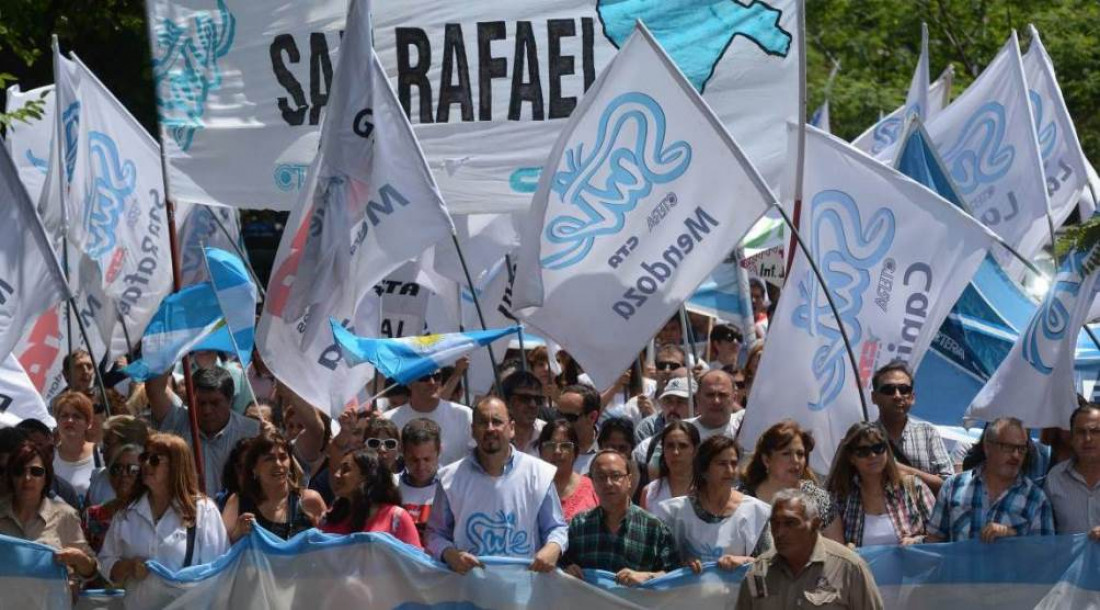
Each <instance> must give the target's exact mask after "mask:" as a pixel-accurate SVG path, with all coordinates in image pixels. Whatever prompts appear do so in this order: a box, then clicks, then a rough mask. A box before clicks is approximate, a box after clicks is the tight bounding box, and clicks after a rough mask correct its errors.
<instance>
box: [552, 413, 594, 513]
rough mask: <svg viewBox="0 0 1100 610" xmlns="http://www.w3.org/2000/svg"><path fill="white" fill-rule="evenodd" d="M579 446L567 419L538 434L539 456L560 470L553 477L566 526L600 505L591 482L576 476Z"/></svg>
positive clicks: (583, 476)
mask: <svg viewBox="0 0 1100 610" xmlns="http://www.w3.org/2000/svg"><path fill="white" fill-rule="evenodd" d="M579 445H580V441H579V440H577V431H576V430H574V429H573V424H571V423H569V421H568V420H565V419H558V420H555V421H554V422H553V423H550V424H548V425H546V426H544V427H543V429H542V432H540V433H539V438H538V447H539V456H540V457H541V458H542V459H543V461H545V462H548V463H550V464H553V465H554V466H555V467H556V468H557V469H558V470H557V472H556V473H555V474H554V487H555V488H556V489H557V490H558V498H561V512H562V515H563V516H564V517H565V522H566V523H569V521H570V520H572V519H573V516H574V515H576V514H579V513H583V512H584V511H586V510H589V509H591V508H595V507H596V505H597V504H599V503H600V499H599V498H597V497H596V488H595V487H593V486H592V479H589V478H588V477H587V476H585V475H583V474H578V473H576V472H573V463H574V462H575V461H576V460H577V446H579Z"/></svg>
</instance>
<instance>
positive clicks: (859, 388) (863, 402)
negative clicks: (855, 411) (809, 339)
mask: <svg viewBox="0 0 1100 610" xmlns="http://www.w3.org/2000/svg"><path fill="white" fill-rule="evenodd" d="M772 205H773V206H774V207H775V209H777V210H779V214H780V215H781V216H782V217H783V220H784V221H785V222H786V223H787V226H788V227H790V229H791V234H792V236H793V237H794V239H795V241H796V242H797V243H798V247H799V248H800V249H801V250H802V254H803V255H804V256H805V257H806V260H807V261H808V262H809V263H810V269H812V270H813V273H814V276H815V277H817V281H818V282H820V283H821V291H822V292H824V293H825V300H826V301H827V302H828V303H829V309H830V310H832V312H833V317H835V318H836V325H837V329H839V330H840V338H841V339H842V340H843V341H844V350H845V351H846V352H847V353H848V361H849V362H850V363H851V365H852V377H853V379H854V380H855V384H856V392H857V393H858V394H859V406H860V407H861V408H862V409H863V419H864V421H870V419H871V418H870V416H869V415H868V411H867V397H866V396H865V395H864V393H863V382H862V380H860V378H859V364H858V363H857V362H856V353H855V351H853V350H852V342H851V341H850V340H849V339H848V330H847V329H846V328H844V321H843V320H841V319H840V313H838V311H837V308H836V303H834V302H833V294H832V293H831V292H830V291H829V286H828V285H827V284H826V283H825V278H824V277H823V276H822V275H821V270H820V269H818V267H817V261H815V260H814V258H813V256H811V255H810V249H809V248H807V247H806V243H805V242H804V241H802V234H801V233H799V232H798V229H797V228H795V226H794V223H792V222H791V219H790V217H789V216H787V212H786V211H785V210H783V206H781V205H779V203H777V202H776V203H772ZM788 276H789V274H788ZM811 298H812V296H811Z"/></svg>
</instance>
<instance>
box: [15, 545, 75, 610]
mask: <svg viewBox="0 0 1100 610" xmlns="http://www.w3.org/2000/svg"><path fill="white" fill-rule="evenodd" d="M56 553H57V549H54V548H52V547H50V546H47V545H45V544H39V543H37V542H30V541H28V540H21V539H19V538H11V537H9V536H4V535H0V591H3V592H4V602H3V606H4V607H5V608H70V607H72V598H71V597H70V593H69V587H68V583H67V581H66V579H67V575H66V573H65V566H63V565H61V564H60V563H58V562H57V561H56V560H55V559H54V555H55V554H56Z"/></svg>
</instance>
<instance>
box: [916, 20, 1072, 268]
mask: <svg viewBox="0 0 1100 610" xmlns="http://www.w3.org/2000/svg"><path fill="white" fill-rule="evenodd" d="M927 128H928V134H929V135H930V136H931V137H932V140H933V141H934V142H935V143H936V148H937V149H938V150H939V152H940V155H942V156H943V162H944V166H945V167H946V169H947V171H948V172H950V174H951V177H952V179H954V181H955V184H956V186H958V190H959V194H960V195H961V196H962V197H963V198H964V199H965V200H966V203H967V204H968V205H969V206H970V210H971V212H972V213H973V214H974V217H975V218H977V219H978V220H980V221H981V222H982V223H984V224H985V226H987V227H989V228H990V229H992V230H993V231H994V232H995V233H997V234H998V235H1000V236H1001V238H1002V239H1004V240H1005V242H1007V243H1008V245H1009V246H1012V247H1013V248H1015V249H1016V250H1017V251H1018V252H1019V253H1020V254H1022V255H1023V256H1024V257H1031V256H1033V255H1034V254H1035V253H1036V252H1038V250H1039V249H1040V248H1041V247H1042V245H1043V244H1044V243H1046V242H1048V241H1049V240H1050V231H1049V228H1048V223H1047V215H1048V212H1049V207H1048V205H1047V189H1046V187H1045V185H1046V178H1045V177H1044V173H1043V163H1042V159H1041V158H1040V156H1039V145H1038V141H1037V140H1036V137H1035V128H1034V127H1033V121H1032V112H1031V102H1030V101H1029V100H1028V91H1027V81H1026V80H1025V79H1024V69H1023V64H1022V63H1021V59H1020V45H1019V42H1018V41H1017V39H1016V34H1015V32H1013V34H1012V36H1011V37H1010V38H1009V41H1008V43H1006V44H1005V46H1004V47H1003V48H1002V49H1001V52H1000V53H998V54H997V56H996V57H995V58H994V59H993V61H992V62H990V64H989V66H987V67H986V69H985V71H984V72H982V74H981V75H980V76H979V77H978V78H977V79H976V80H975V81H974V82H973V83H972V84H971V85H970V87H969V88H967V90H966V91H964V92H963V94H962V95H961V96H959V98H958V99H956V100H955V101H954V102H952V103H951V105H950V106H948V107H947V108H945V109H944V110H943V112H941V113H940V114H939V115H938V116H936V117H935V118H933V119H932V120H930V121H929V122H928V124H927ZM997 256H998V257H999V262H1001V263H1002V265H1003V266H1004V267H1005V268H1006V269H1014V268H1015V267H1016V265H1018V264H1019V263H1018V262H1017V261H1016V260H1015V259H1014V258H1012V257H1011V255H1009V254H1007V252H1005V251H1004V250H1003V249H998V255H997Z"/></svg>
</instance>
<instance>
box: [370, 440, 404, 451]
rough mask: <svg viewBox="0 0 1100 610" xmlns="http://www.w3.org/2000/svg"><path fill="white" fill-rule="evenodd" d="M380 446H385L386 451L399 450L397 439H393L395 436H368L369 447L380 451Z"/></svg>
mask: <svg viewBox="0 0 1100 610" xmlns="http://www.w3.org/2000/svg"><path fill="white" fill-rule="evenodd" d="M380 448H384V449H385V450H386V451H396V450H397V439H393V438H368V439H367V449H374V450H375V451H378V449H380Z"/></svg>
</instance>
